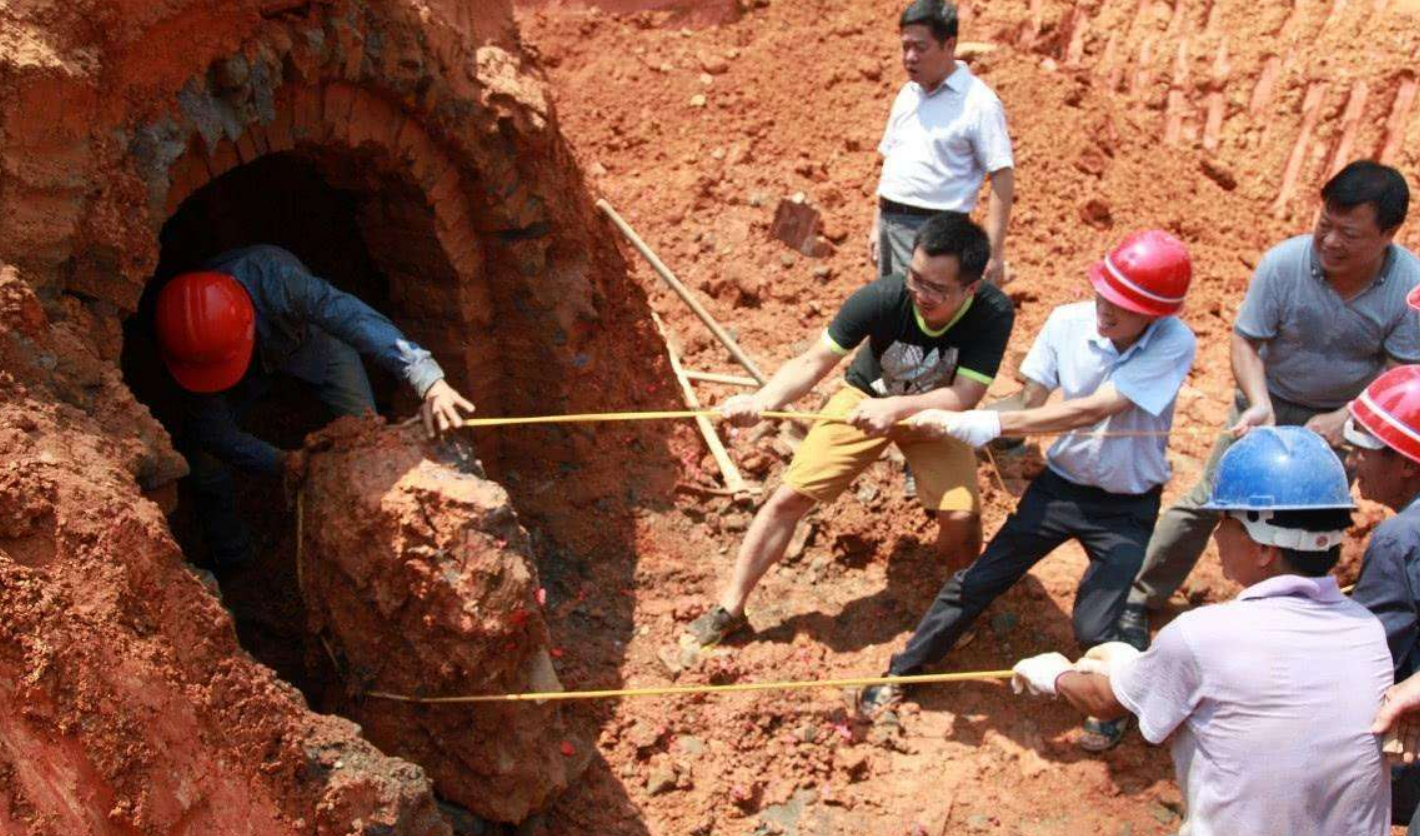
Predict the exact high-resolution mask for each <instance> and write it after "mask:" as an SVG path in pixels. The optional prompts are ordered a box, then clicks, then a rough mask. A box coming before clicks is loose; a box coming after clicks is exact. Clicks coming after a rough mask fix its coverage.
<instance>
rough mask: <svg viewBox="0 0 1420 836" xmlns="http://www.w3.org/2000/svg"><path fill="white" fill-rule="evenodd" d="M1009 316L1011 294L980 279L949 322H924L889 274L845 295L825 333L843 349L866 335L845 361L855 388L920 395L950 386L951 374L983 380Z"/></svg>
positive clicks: (999, 351)
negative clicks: (930, 327) (932, 326)
mask: <svg viewBox="0 0 1420 836" xmlns="http://www.w3.org/2000/svg"><path fill="white" fill-rule="evenodd" d="M1015 321H1016V311H1015V308H1014V307H1013V306H1012V305H1011V300H1010V299H1007V298H1006V294H1004V293H1002V292H1001V291H1000V289H999V288H997V287H996V286H994V285H989V284H986V283H985V282H983V283H982V284H981V285H980V286H979V287H978V288H977V290H976V293H975V294H973V295H972V297H971V298H970V299H969V300H968V301H967V302H966V304H964V305H963V306H962V309H961V310H960V311H958V312H957V315H956V317H955V318H954V319H953V320H952V321H951V322H949V323H947V325H946V326H945V327H943V328H941V329H939V330H936V331H931V330H928V328H927V324H926V323H925V322H923V321H922V318H921V315H919V314H918V313H917V309H916V308H915V307H913V305H912V299H911V297H910V296H908V295H907V284H906V282H905V281H904V279H903V277H902V276H901V275H896V276H887V277H886V278H882V279H878V280H877V281H875V282H873V283H872V284H870V285H866V286H864V287H863V288H861V289H859V290H858V292H857V293H854V294H853V295H852V296H850V297H848V301H847V302H844V303H843V308H842V309H841V310H840V311H839V312H838V316H836V317H834V318H833V322H831V323H829V326H828V330H827V331H825V332H824V339H825V340H826V341H827V343H828V345H829V347H830V348H832V349H833V350H834V351H836V352H838V353H839V354H841V355H845V356H846V355H847V354H848V352H850V351H852V350H853V349H854V348H856V347H857V346H858V344H859V343H861V342H862V341H863V340H864V339H867V341H868V344H867V346H866V347H864V349H863V350H862V351H859V352H858V356H857V357H855V358H853V364H852V365H851V366H850V367H849V368H848V375H847V376H848V383H849V385H851V386H853V387H854V388H857V389H861V390H862V391H864V392H866V393H868V394H870V395H872V396H874V397H887V396H895V395H920V394H922V393H923V392H930V391H931V390H933V389H940V388H941V387H943V386H950V385H951V384H952V382H953V381H954V380H955V379H956V376H957V375H958V374H962V375H965V376H966V377H968V378H970V379H971V380H975V381H977V382H979V383H983V384H990V383H991V380H992V379H993V378H994V377H995V376H996V370H997V369H998V368H1000V366H1001V355H1003V354H1004V353H1005V351H1006V341H1007V340H1008V339H1010V336H1011V326H1013V325H1014V324H1015Z"/></svg>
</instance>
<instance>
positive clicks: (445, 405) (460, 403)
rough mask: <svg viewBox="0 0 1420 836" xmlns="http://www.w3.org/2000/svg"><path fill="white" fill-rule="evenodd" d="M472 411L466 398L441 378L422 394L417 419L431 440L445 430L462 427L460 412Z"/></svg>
mask: <svg viewBox="0 0 1420 836" xmlns="http://www.w3.org/2000/svg"><path fill="white" fill-rule="evenodd" d="M473 409H474V407H473V404H472V403H471V402H470V401H469V400H468V399H467V398H465V397H464V396H463V395H460V394H459V393H458V390H456V389H454V387H452V386H450V385H449V384H448V382H447V381H445V380H443V379H442V378H441V379H439V380H438V381H437V382H435V384H434V385H433V386H430V387H429V390H428V391H427V392H425V393H424V404H423V405H422V406H420V407H419V417H420V418H422V419H423V421H424V429H425V431H426V432H428V433H429V437H430V438H433V437H434V436H436V435H438V434H439V433H442V432H445V431H446V430H450V429H453V428H454V427H459V426H462V425H463V419H464V417H465V416H464V415H463V414H461V412H460V410H462V411H463V412H465V413H469V414H472V413H473Z"/></svg>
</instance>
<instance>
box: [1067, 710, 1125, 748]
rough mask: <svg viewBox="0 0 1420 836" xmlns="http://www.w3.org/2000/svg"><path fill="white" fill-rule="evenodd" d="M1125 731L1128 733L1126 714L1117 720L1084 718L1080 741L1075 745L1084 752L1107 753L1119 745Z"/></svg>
mask: <svg viewBox="0 0 1420 836" xmlns="http://www.w3.org/2000/svg"><path fill="white" fill-rule="evenodd" d="M1127 731H1129V715H1128V714H1126V715H1124V716H1123V717H1120V718H1119V719H1118V720H1099V719H1096V718H1094V717H1086V718H1085V723H1084V725H1083V726H1082V727H1081V729H1080V739H1079V740H1078V741H1077V743H1078V744H1079V746H1080V748H1081V749H1084V750H1085V751H1086V752H1095V753H1098V752H1107V751H1109V750H1110V749H1113V748H1114V747H1115V746H1118V745H1119V741H1121V740H1123V739H1124V733H1125V732H1127Z"/></svg>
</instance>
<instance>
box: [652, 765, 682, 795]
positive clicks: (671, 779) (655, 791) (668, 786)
mask: <svg viewBox="0 0 1420 836" xmlns="http://www.w3.org/2000/svg"><path fill="white" fill-rule="evenodd" d="M675 782H676V774H675V770H674V769H672V768H671V766H670V764H661V765H660V766H657V767H654V768H652V769H651V774H650V776H649V777H647V778H646V792H648V793H650V794H651V795H660V794H661V793H666V792H670V791H671V790H673V789H675V788H676V787H675Z"/></svg>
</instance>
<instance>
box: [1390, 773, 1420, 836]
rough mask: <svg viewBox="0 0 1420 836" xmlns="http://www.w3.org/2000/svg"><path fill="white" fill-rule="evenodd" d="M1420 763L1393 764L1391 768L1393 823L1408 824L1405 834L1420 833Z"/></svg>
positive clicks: (1415, 834)
mask: <svg viewBox="0 0 1420 836" xmlns="http://www.w3.org/2000/svg"><path fill="white" fill-rule="evenodd" d="M1417 806H1420V765H1413V766H1393V767H1391V769H1390V820H1391V823H1392V824H1402V825H1403V824H1408V825H1410V827H1409V828H1407V829H1406V831H1405V836H1417V834H1420V816H1416V815H1415V808H1416V807H1417Z"/></svg>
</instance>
